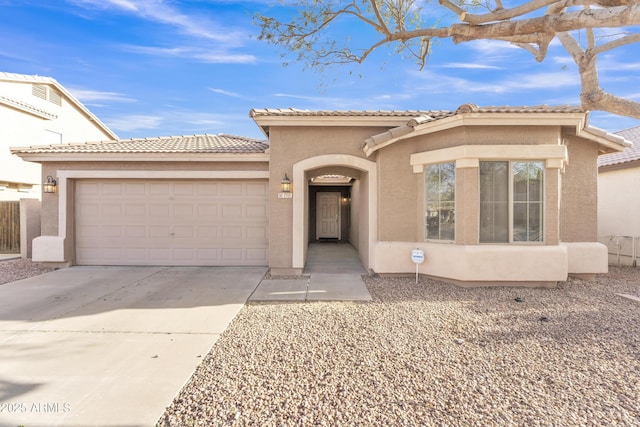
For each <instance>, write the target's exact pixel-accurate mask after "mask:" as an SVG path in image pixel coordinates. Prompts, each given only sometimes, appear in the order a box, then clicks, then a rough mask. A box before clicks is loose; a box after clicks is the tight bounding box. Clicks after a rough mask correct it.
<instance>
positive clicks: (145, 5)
mask: <svg viewBox="0 0 640 427" xmlns="http://www.w3.org/2000/svg"><path fill="white" fill-rule="evenodd" d="M68 1H69V2H70V3H73V4H75V5H77V6H81V7H84V8H94V9H101V10H117V11H121V12H125V13H131V14H135V15H137V16H138V17H140V18H143V19H146V20H149V21H153V22H158V23H161V24H165V25H170V26H173V27H175V28H177V29H179V30H180V31H182V32H183V33H185V34H189V35H191V36H194V37H198V38H204V39H208V40H215V41H219V42H225V43H227V44H228V46H234V45H235V46H238V45H240V44H241V42H240V41H239V40H240V39H241V35H242V34H243V32H241V31H238V30H232V29H229V28H225V27H224V26H222V25H220V24H218V23H215V22H212V21H211V20H209V19H207V18H205V17H202V16H197V15H187V14H185V13H183V12H181V11H180V10H179V9H178V8H176V7H174V6H173V5H172V4H171V3H172V2H169V1H166V0H68Z"/></svg>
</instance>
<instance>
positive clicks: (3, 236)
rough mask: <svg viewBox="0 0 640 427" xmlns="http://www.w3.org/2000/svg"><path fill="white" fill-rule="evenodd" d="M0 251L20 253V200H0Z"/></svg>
mask: <svg viewBox="0 0 640 427" xmlns="http://www.w3.org/2000/svg"><path fill="white" fill-rule="evenodd" d="M0 253H3V254H19V253H20V202H0Z"/></svg>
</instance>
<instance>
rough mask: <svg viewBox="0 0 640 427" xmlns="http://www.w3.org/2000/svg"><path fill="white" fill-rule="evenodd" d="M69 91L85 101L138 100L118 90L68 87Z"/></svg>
mask: <svg viewBox="0 0 640 427" xmlns="http://www.w3.org/2000/svg"><path fill="white" fill-rule="evenodd" d="M67 89H68V90H69V92H71V94H72V95H73V96H75V97H76V98H78V99H79V100H80V101H81V102H83V103H88V102H97V101H114V102H136V100H135V99H132V98H129V97H127V96H126V95H123V94H121V93H118V92H103V91H99V90H93V89H82V88H77V87H67Z"/></svg>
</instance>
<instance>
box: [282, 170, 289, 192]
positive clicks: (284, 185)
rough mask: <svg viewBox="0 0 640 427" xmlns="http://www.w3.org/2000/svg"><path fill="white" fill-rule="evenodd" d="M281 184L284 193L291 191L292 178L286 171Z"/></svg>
mask: <svg viewBox="0 0 640 427" xmlns="http://www.w3.org/2000/svg"><path fill="white" fill-rule="evenodd" d="M280 185H281V188H282V192H283V193H291V180H290V179H289V177H288V176H287V173H286V172H285V173H284V178H282V181H281V182H280Z"/></svg>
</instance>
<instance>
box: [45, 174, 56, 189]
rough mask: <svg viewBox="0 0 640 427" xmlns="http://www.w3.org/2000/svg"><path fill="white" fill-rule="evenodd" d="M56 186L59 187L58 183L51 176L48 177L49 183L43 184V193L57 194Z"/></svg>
mask: <svg viewBox="0 0 640 427" xmlns="http://www.w3.org/2000/svg"><path fill="white" fill-rule="evenodd" d="M56 185H58V182H57V181H56V180H55V179H53V178H52V177H51V175H49V176H47V182H45V183H44V184H42V191H43V192H45V193H55V192H56Z"/></svg>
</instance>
